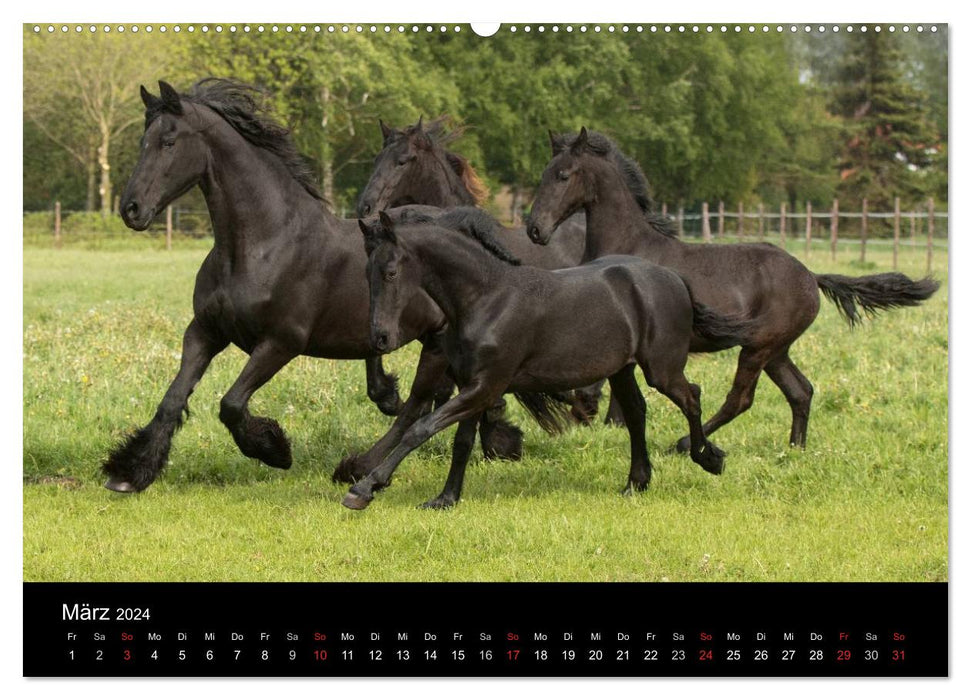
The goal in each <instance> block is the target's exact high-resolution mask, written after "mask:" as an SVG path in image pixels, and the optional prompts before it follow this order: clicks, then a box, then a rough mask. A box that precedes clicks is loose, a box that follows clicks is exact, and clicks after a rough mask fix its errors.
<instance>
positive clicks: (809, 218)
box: [806, 202, 813, 258]
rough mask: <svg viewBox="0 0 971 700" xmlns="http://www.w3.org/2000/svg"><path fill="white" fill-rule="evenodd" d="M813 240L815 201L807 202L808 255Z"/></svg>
mask: <svg viewBox="0 0 971 700" xmlns="http://www.w3.org/2000/svg"><path fill="white" fill-rule="evenodd" d="M812 242H813V203H812V202H806V257H807V258H808V257H809V248H810V247H811V246H812Z"/></svg>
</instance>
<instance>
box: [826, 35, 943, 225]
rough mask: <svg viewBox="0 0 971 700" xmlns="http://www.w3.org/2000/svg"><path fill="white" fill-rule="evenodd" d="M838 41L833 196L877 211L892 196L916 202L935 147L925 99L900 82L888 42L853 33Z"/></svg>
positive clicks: (892, 43)
mask: <svg viewBox="0 0 971 700" xmlns="http://www.w3.org/2000/svg"><path fill="white" fill-rule="evenodd" d="M844 42H845V44H844V46H845V51H844V53H843V55H842V59H841V61H840V63H839V67H838V70H837V73H836V84H835V86H834V88H833V91H832V100H831V108H832V110H833V112H834V113H835V114H837V115H838V116H840V117H841V118H842V120H843V125H844V137H843V147H842V151H841V159H840V178H841V182H840V186H839V191H840V193H841V195H842V196H845V197H848V198H850V199H851V200H853V201H857V202H858V201H860V200H861V199H863V198H864V197H866V198H868V200H869V202H870V204H871V207H872V208H880V209H884V210H889V209H890V208H891V207H892V206H893V198H894V197H895V196H900V197H902V198H903V199H904V200H910V201H916V200H919V199H923V198H924V196H926V194H927V184H928V183H927V180H926V178H925V177H924V175H925V174H926V173H927V172H928V171H929V170H930V169H932V167H933V165H934V162H933V160H934V159H933V152H934V149H935V147H936V146H937V134H936V133H935V132H934V129H933V127H932V125H931V123H930V119H929V118H928V101H927V96H926V94H925V93H923V92H922V91H921V90H919V89H918V88H917V87H915V86H914V85H913V84H912V83H910V82H908V81H907V80H905V79H904V74H903V58H902V53H901V51H900V47H899V42H898V40H897V38H896V37H894V36H892V35H890V34H889V33H885V32H880V33H877V32H866V33H863V32H857V33H854V34H851V35H847V36H846V37H845V38H844Z"/></svg>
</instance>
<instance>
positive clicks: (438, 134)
mask: <svg viewBox="0 0 971 700" xmlns="http://www.w3.org/2000/svg"><path fill="white" fill-rule="evenodd" d="M418 128H419V126H418V124H412V125H411V126H409V127H408V128H407V129H406V130H405V131H404V132H402V135H403V136H406V137H409V138H410V137H412V136H414V135H415V134H416V133H417V132H418ZM421 128H422V130H423V131H424V133H425V135H426V136H427V137H428V138H429V139H431V141H432V143H434V144H435V145H436V146H440V147H441V149H442V150H443V151H444V152H445V158H446V160H447V161H448V164H449V166H450V167H451V168H452V170H453V171H454V172H455V174H456V175H458V176H459V178H460V179H461V180H462V184H463V185H465V189H467V190H468V191H469V194H471V195H472V198H473V199H474V200H475V203H476V205H481V204H482V203H483V202H485V201H486V200H487V199H489V188H488V187H487V186H486V184H485V183H484V182H482V178H480V177H479V174H478V173H477V172H476V171H475V168H473V167H472V164H471V163H469V161H468V160H466V158H465V157H464V156H460V155H459V154H458V153H452V152H451V151H449V150H448V146H450V145H451V144H452V143H453V142H455V141H458V140H459V139H460V138H461V137H462V136H463V135H464V134H465V125H464V124H456V123H455V120H454V119H453V118H452V117H451V116H450V115H448V114H442V115H441V116H439V117H437V118H435V119H433V120H431V121H430V122H428V124H427V125H423V126H422V127H421Z"/></svg>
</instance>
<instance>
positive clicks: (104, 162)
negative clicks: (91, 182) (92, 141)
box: [98, 129, 111, 219]
mask: <svg viewBox="0 0 971 700" xmlns="http://www.w3.org/2000/svg"><path fill="white" fill-rule="evenodd" d="M110 144H111V136H110V134H108V133H107V130H106V129H102V131H101V145H100V146H98V168H99V169H100V171H101V184H100V186H99V187H98V194H99V196H100V198H101V217H102V218H104V219H107V218H108V217H109V216H110V215H111V164H110V163H109V161H108V148H109V146H110Z"/></svg>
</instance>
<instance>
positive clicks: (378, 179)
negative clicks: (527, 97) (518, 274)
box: [357, 115, 621, 423]
mask: <svg viewBox="0 0 971 700" xmlns="http://www.w3.org/2000/svg"><path fill="white" fill-rule="evenodd" d="M448 122H449V118H448V116H447V115H443V116H441V117H439V118H437V119H433V120H432V121H431V122H429V123H428V124H427V125H425V124H423V120H422V119H419V120H418V122H417V123H416V124H412V125H411V126H408V127H405V128H403V129H397V128H394V127H391V126H388V125H386V124H385V123H384V122H383V121H379V124H380V126H381V138H382V148H381V151H380V153H378V155H377V157H375V159H374V171H373V172H372V173H371V178H370V180H368V183H367V186H365V188H364V190H363V191H362V192H361V195H360V197H359V198H358V204H357V214H358V216H359V217H361V218H362V219H363V218H366V217H368V216H370V215H372V214H373V213H374V212H376V211H380V210H387V209H390V208H392V207H401V206H405V205H409V204H428V205H432V206H436V207H441V208H443V209H447V208H450V207H461V206H479V205H481V204H482V203H483V202H485V200H486V199H487V198H488V194H489V191H488V189H487V188H486V186H485V184H484V183H483V182H482V180H481V178H480V177H479V175H478V173H476V171H475V169H474V168H473V167H472V165H471V164H470V163H469V161H468V160H466V159H465V158H464V157H463V156H461V155H459V154H458V153H454V152H452V151H450V150H448V146H449V145H451V144H452V143H453V142H454V141H456V140H457V139H458V138H459V137H460V136H461V135H462V133H463V131H462V129H461V128H455V129H450V128H449V127H448ZM497 235H498V236H499V237H500V240H501V242H502V243H503V245H504V246H505V247H506V248H507V249H509V250H510V251H512V252H513V254H514V255H516V257H518V258H519V259H520V260H522V261H523V263H525V264H527V265H534V266H536V267H542V268H544V269H547V270H553V269H557V268H561V267H572V266H574V265H577V264H579V262H580V259H581V257H582V255H583V248H584V240H585V238H586V231H585V224H584V218H583V215H582V214H578V215H577V216H574V217H572V218H570V219H569V220H568V221H566V222H564V224H563V225H562V226H561V227H560V235H559V236H557V237H556V240H554V241H551V242H550V245H549V246H548V249H547V250H544V249H543V248H537V247H536V246H531V245H530V244H529V243H528V239H527V237H526V229H525V227H519V228H514V229H507V228H503V229H502V230H501V231H500V232H499V233H498V234H497ZM602 386H603V382H598V383H597V384H595V385H593V386H590V387H584V388H583V389H579V390H577V391H575V392H573V401H572V403H573V411H572V412H573V415H574V417H575V418H576V419H577V420H579V421H581V422H584V423H585V422H588V421H589V420H590V419H591V418H592V417H593V416H594V415H596V413H597V404H598V403H599V400H600V394H601V387H602ZM449 393H450V392H449ZM445 398H447V395H446V397H445ZM620 418H621V414H620V406H619V405H618V404H617V403H616V402H615V401H613V400H611V406H610V411H608V422H610V421H611V419H612V420H614V421H619V420H620Z"/></svg>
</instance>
